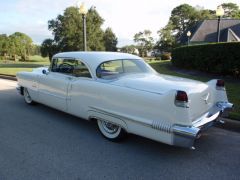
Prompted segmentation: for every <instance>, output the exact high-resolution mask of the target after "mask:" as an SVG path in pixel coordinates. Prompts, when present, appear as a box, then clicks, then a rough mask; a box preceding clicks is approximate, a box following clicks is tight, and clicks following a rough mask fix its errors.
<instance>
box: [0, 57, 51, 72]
mask: <svg viewBox="0 0 240 180" xmlns="http://www.w3.org/2000/svg"><path fill="white" fill-rule="evenodd" d="M48 65H49V60H48V58H43V57H41V56H31V57H30V60H28V61H25V62H21V61H19V62H14V61H3V60H2V61H0V74H7V75H16V73H17V72H19V71H32V69H33V68H37V67H42V66H48Z"/></svg>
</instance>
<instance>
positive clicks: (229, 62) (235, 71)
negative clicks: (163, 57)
mask: <svg viewBox="0 0 240 180" xmlns="http://www.w3.org/2000/svg"><path fill="white" fill-rule="evenodd" d="M172 63H173V65H174V66H177V67H181V68H186V69H196V70H200V71H205V72H210V73H217V74H222V75H234V76H239V75H240V42H231V43H213V44H203V45H194V46H182V47H179V48H175V49H174V50H173V51H172Z"/></svg>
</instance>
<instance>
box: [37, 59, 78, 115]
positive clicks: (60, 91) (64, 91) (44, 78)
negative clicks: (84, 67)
mask: <svg viewBox="0 0 240 180" xmlns="http://www.w3.org/2000/svg"><path fill="white" fill-rule="evenodd" d="M74 63H75V60H74V59H71V58H56V59H53V60H52V63H51V66H50V68H49V72H47V73H45V74H42V75H40V76H39V101H40V102H41V103H43V104H46V105H48V106H51V107H53V108H56V109H59V110H62V111H67V98H68V88H69V85H70V82H71V81H73V80H74V79H75V78H74V76H73V69H74Z"/></svg>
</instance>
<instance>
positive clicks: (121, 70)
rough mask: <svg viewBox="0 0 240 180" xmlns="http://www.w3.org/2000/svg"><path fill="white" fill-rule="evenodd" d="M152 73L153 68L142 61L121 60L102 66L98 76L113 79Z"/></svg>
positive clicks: (99, 68)
mask: <svg viewBox="0 0 240 180" xmlns="http://www.w3.org/2000/svg"><path fill="white" fill-rule="evenodd" d="M152 71H153V70H152V68H151V67H150V66H149V65H148V64H146V63H145V62H144V61H142V60H137V59H121V60H112V61H106V62H104V63H102V64H100V65H99V66H98V68H97V72H96V74H97V77H98V78H103V79H112V78H117V77H118V76H122V75H125V74H132V73H150V72H152Z"/></svg>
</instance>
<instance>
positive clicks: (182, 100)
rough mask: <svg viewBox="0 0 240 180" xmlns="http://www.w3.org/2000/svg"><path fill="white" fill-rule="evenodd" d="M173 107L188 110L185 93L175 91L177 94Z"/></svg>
mask: <svg viewBox="0 0 240 180" xmlns="http://www.w3.org/2000/svg"><path fill="white" fill-rule="evenodd" d="M175 105H176V106H178V107H184V108H189V105H188V96H187V93H186V92H185V91H177V94H176V97H175Z"/></svg>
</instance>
